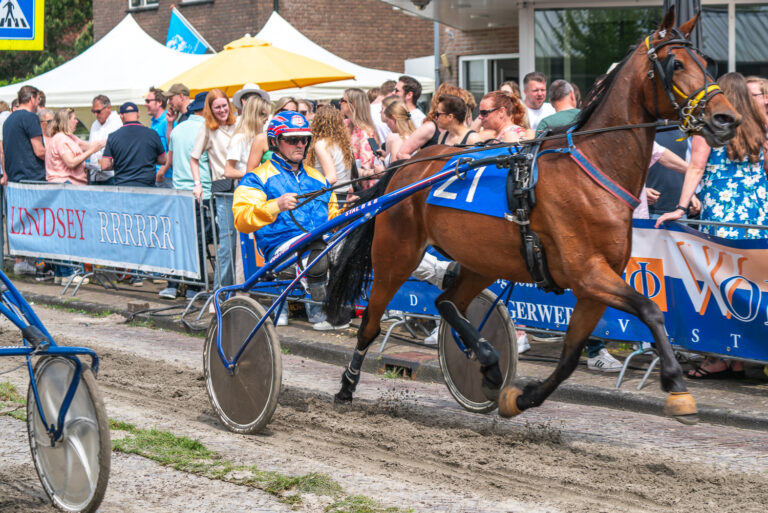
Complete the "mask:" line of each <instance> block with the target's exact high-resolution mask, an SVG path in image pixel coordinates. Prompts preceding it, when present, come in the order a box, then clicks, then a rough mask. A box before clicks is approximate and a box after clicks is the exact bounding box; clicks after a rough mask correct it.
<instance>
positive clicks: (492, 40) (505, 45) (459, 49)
mask: <svg viewBox="0 0 768 513" xmlns="http://www.w3.org/2000/svg"><path fill="white" fill-rule="evenodd" d="M518 51H519V42H518V30H517V27H512V28H502V29H487V30H472V31H466V32H465V31H461V30H458V29H455V28H451V27H446V26H445V25H441V31H440V53H441V54H445V55H446V56H447V57H448V60H449V62H450V64H451V66H450V70H449V69H446V68H444V67H443V66H441V69H440V77H441V80H443V81H446V82H454V83H458V80H459V67H458V64H459V56H464V55H486V54H500V53H517V52H518Z"/></svg>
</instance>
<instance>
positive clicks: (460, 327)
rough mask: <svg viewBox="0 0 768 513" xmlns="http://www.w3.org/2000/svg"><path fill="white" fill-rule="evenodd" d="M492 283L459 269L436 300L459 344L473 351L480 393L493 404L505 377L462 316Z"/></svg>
mask: <svg viewBox="0 0 768 513" xmlns="http://www.w3.org/2000/svg"><path fill="white" fill-rule="evenodd" d="M492 282H493V280H492V279H489V278H486V277H484V276H480V275H478V274H475V273H473V272H471V271H469V270H467V269H465V268H463V267H462V268H461V269H460V271H459V275H458V277H457V278H456V280H455V282H454V283H453V285H451V286H450V287H449V289H448V290H446V291H445V292H444V293H442V294H441V295H440V296H438V298H437V300H435V305H436V306H437V310H438V311H439V312H440V316H441V317H442V318H443V320H444V321H445V322H447V323H448V324H449V325H450V326H451V327H452V328H453V329H454V330H456V333H458V335H459V337H460V338H461V340H462V341H463V342H464V343H465V344H466V345H467V346H468V347H469V348H470V349H471V350H472V352H473V353H474V355H475V357H476V358H477V361H478V362H479V363H480V367H481V370H482V386H481V388H482V390H483V394H484V395H485V396H486V398H487V399H488V400H489V401H496V400H497V399H498V397H499V389H500V388H501V385H502V383H503V382H504V376H503V375H502V374H501V369H500V368H499V353H498V351H496V349H494V347H493V346H492V345H491V343H490V342H488V341H487V340H486V339H485V338H484V337H483V336H482V335H481V334H480V332H479V331H478V330H477V328H475V327H474V326H473V325H472V323H471V322H469V319H467V318H466V316H465V313H466V311H467V307H469V304H470V303H471V302H472V300H473V299H474V298H475V297H476V296H477V295H478V294H479V293H480V291H482V290H483V289H484V288H485V287H487V286H488V285H490V284H491V283H492Z"/></svg>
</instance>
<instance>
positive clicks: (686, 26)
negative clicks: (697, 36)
mask: <svg viewBox="0 0 768 513" xmlns="http://www.w3.org/2000/svg"><path fill="white" fill-rule="evenodd" d="M700 16H701V11H698V12H697V13H696V15H695V16H694V17H693V18H691V19H690V20H688V21H686V22H685V23H683V24H682V25H680V32H682V33H683V35H684V36H685V38H686V39H689V38H690V37H691V32H693V29H694V27H696V24H697V23H698V22H699V17H700Z"/></svg>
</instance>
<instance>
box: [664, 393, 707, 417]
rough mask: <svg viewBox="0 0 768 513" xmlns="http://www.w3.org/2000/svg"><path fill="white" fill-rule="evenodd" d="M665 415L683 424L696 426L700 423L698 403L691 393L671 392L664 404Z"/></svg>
mask: <svg viewBox="0 0 768 513" xmlns="http://www.w3.org/2000/svg"><path fill="white" fill-rule="evenodd" d="M664 414H665V415H669V416H671V417H675V419H677V420H678V421H680V422H682V423H683V424H689V425H690V424H696V423H697V422H698V421H699V417H698V415H697V410H696V401H694V399H693V396H692V395H691V394H690V392H670V393H669V395H668V396H667V401H666V403H665V404H664Z"/></svg>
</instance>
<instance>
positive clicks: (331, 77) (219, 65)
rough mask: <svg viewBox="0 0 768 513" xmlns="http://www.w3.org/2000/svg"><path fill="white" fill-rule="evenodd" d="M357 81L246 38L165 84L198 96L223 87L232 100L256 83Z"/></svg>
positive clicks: (283, 86)
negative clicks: (244, 88) (185, 89)
mask: <svg viewBox="0 0 768 513" xmlns="http://www.w3.org/2000/svg"><path fill="white" fill-rule="evenodd" d="M351 78H355V76H354V75H350V74H349V73H345V72H343V71H341V70H339V69H336V68H334V67H333V66H328V65H327V64H323V63H322V62H319V61H316V60H314V59H310V58H308V57H304V56H303V55H299V54H297V53H293V52H289V51H286V50H282V49H280V48H276V47H274V46H272V45H271V44H269V43H267V42H266V41H262V40H261V39H256V38H255V37H251V36H245V37H241V38H240V39H238V40H236V41H232V42H231V43H229V44H228V45H226V46H225V47H224V51H222V52H219V53H217V54H216V55H214V56H212V57H211V58H210V59H208V60H206V61H204V62H203V63H201V64H198V65H197V66H195V67H194V68H192V69H190V70H187V71H185V72H184V73H182V74H181V75H179V76H177V77H176V78H174V79H172V80H169V81H168V82H166V83H165V84H163V85H162V88H163V89H165V90H167V89H168V88H169V87H170V86H171V85H172V84H176V83H182V84H184V85H186V86H187V87H188V88H189V91H190V95H191V96H194V95H195V94H197V93H200V92H202V91H210V90H211V89H215V88H219V89H221V90H223V91H224V92H225V93H227V96H229V97H230V98H231V97H232V95H233V94H235V92H237V91H239V90H240V89H242V87H243V85H245V84H247V83H249V82H253V83H256V84H259V87H261V88H262V89H264V90H265V91H275V90H278V89H288V88H291V87H306V86H311V85H315V84H322V83H325V82H335V81H337V80H347V79H351Z"/></svg>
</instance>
